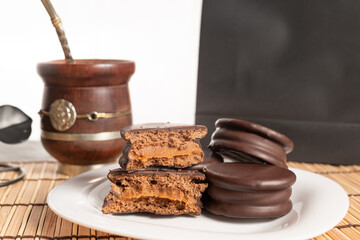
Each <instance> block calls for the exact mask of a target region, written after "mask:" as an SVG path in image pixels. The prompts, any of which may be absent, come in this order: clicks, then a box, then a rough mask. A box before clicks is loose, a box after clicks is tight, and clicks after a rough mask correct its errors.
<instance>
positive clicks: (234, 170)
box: [204, 162, 296, 191]
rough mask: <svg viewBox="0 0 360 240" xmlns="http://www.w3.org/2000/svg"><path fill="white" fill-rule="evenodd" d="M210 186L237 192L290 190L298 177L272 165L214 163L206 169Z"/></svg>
mask: <svg viewBox="0 0 360 240" xmlns="http://www.w3.org/2000/svg"><path fill="white" fill-rule="evenodd" d="M204 172H205V175H206V179H207V180H208V182H209V183H210V184H213V185H216V186H218V187H221V188H225V189H229V190H235V191H244V190H252V191H276V190H283V189H286V188H289V187H290V186H291V185H293V184H294V183H295V181H296V175H295V174H294V173H293V172H292V171H290V170H288V169H286V168H281V167H277V166H272V165H261V164H247V163H238V162H232V163H214V164H210V165H208V166H206V167H205V168H204Z"/></svg>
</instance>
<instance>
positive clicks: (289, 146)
mask: <svg viewBox="0 0 360 240" xmlns="http://www.w3.org/2000/svg"><path fill="white" fill-rule="evenodd" d="M215 127H216V128H225V129H232V130H237V131H246V132H250V133H254V134H257V135H260V136H262V137H263V138H266V139H268V140H270V141H273V142H276V143H278V144H280V145H281V146H283V148H284V149H285V152H286V153H290V152H291V151H292V150H293V149H294V143H293V142H292V141H291V140H290V139H289V138H288V137H286V136H285V135H283V134H281V133H279V132H277V131H275V130H272V129H270V128H267V127H264V126H262V125H259V124H256V123H252V122H248V121H244V120H240V119H231V118H220V119H218V120H217V121H216V122H215Z"/></svg>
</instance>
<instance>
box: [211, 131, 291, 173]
mask: <svg viewBox="0 0 360 240" xmlns="http://www.w3.org/2000/svg"><path fill="white" fill-rule="evenodd" d="M210 148H211V149H212V150H213V151H215V152H218V153H220V154H222V155H224V156H227V157H229V158H231V159H236V160H238V161H240V162H245V163H267V164H271V165H276V166H279V167H285V168H286V167H287V165H286V153H285V150H284V148H283V147H282V146H281V145H279V144H278V143H275V142H272V141H270V140H268V139H266V138H263V137H262V136H259V135H256V134H253V133H250V132H241V131H235V130H230V129H224V128H217V129H216V131H215V132H214V133H213V135H212V136H211V143H210Z"/></svg>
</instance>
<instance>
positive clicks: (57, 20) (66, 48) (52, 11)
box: [41, 0, 75, 63]
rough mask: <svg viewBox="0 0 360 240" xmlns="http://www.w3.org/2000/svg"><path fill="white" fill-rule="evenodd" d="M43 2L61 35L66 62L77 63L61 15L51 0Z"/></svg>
mask: <svg viewBox="0 0 360 240" xmlns="http://www.w3.org/2000/svg"><path fill="white" fill-rule="evenodd" d="M41 2H42V3H43V5H44V7H45V8H46V11H47V12H48V13H49V15H50V18H51V22H52V24H53V26H54V27H55V29H56V33H57V35H58V37H59V40H60V43H61V47H62V49H63V52H64V55H65V60H66V62H67V63H75V62H74V59H73V58H72V56H71V52H70V48H69V44H68V42H67V39H66V36H65V31H64V28H63V26H62V22H61V19H60V17H59V16H58V15H57V14H56V12H55V9H54V7H53V5H52V4H51V2H50V0H41Z"/></svg>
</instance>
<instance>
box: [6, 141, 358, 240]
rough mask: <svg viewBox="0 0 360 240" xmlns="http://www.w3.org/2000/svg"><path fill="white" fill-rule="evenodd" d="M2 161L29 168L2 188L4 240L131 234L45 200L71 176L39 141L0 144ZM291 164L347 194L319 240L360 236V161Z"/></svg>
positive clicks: (100, 237) (115, 237)
mask: <svg viewBox="0 0 360 240" xmlns="http://www.w3.org/2000/svg"><path fill="white" fill-rule="evenodd" d="M0 162H6V163H10V164H12V165H16V166H21V167H23V168H24V169H25V170H26V176H25V178H24V179H23V180H22V181H20V182H17V183H15V184H13V185H10V186H7V187H0V240H3V239H4V240H5V239H6V240H7V239H9V240H10V239H131V238H127V237H122V236H115V235H111V234H108V233H104V232H101V231H97V230H94V229H89V228H86V227H83V226H81V225H77V224H74V223H71V222H69V221H67V220H65V219H62V218H60V217H58V216H56V215H55V214H54V213H53V212H52V211H51V210H50V209H49V207H48V206H47V203H46V197H47V195H48V193H49V192H50V191H51V189H53V188H54V187H55V186H57V185H58V184H60V183H62V182H64V181H66V180H67V179H69V177H68V176H66V175H63V174H60V173H58V172H57V167H58V164H57V162H56V161H55V160H54V159H53V158H52V157H51V156H49V155H48V154H47V153H46V151H45V150H44V149H42V147H41V144H40V143H39V142H31V141H29V142H25V143H21V144H19V145H4V144H0ZM288 165H289V166H290V167H294V168H299V169H304V170H307V171H311V172H315V173H317V174H321V175H323V176H325V177H328V178H330V179H332V180H334V181H335V182H337V183H339V184H340V185H341V186H342V187H343V188H344V189H345V191H346V192H347V193H348V197H349V201H350V207H349V210H348V213H347V214H346V216H345V218H344V219H343V220H342V221H341V222H339V223H338V224H337V225H336V226H335V227H334V228H333V229H331V230H330V231H328V232H327V233H324V234H322V235H320V236H318V237H316V238H315V239H317V240H318V239H319V240H320V239H327V240H329V239H352V240H353V239H360V165H355V166H333V165H327V164H309V163H296V162H289V163H288ZM15 176H16V173H14V172H2V173H1V172H0V182H2V181H5V180H8V179H12V178H14V177H15Z"/></svg>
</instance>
